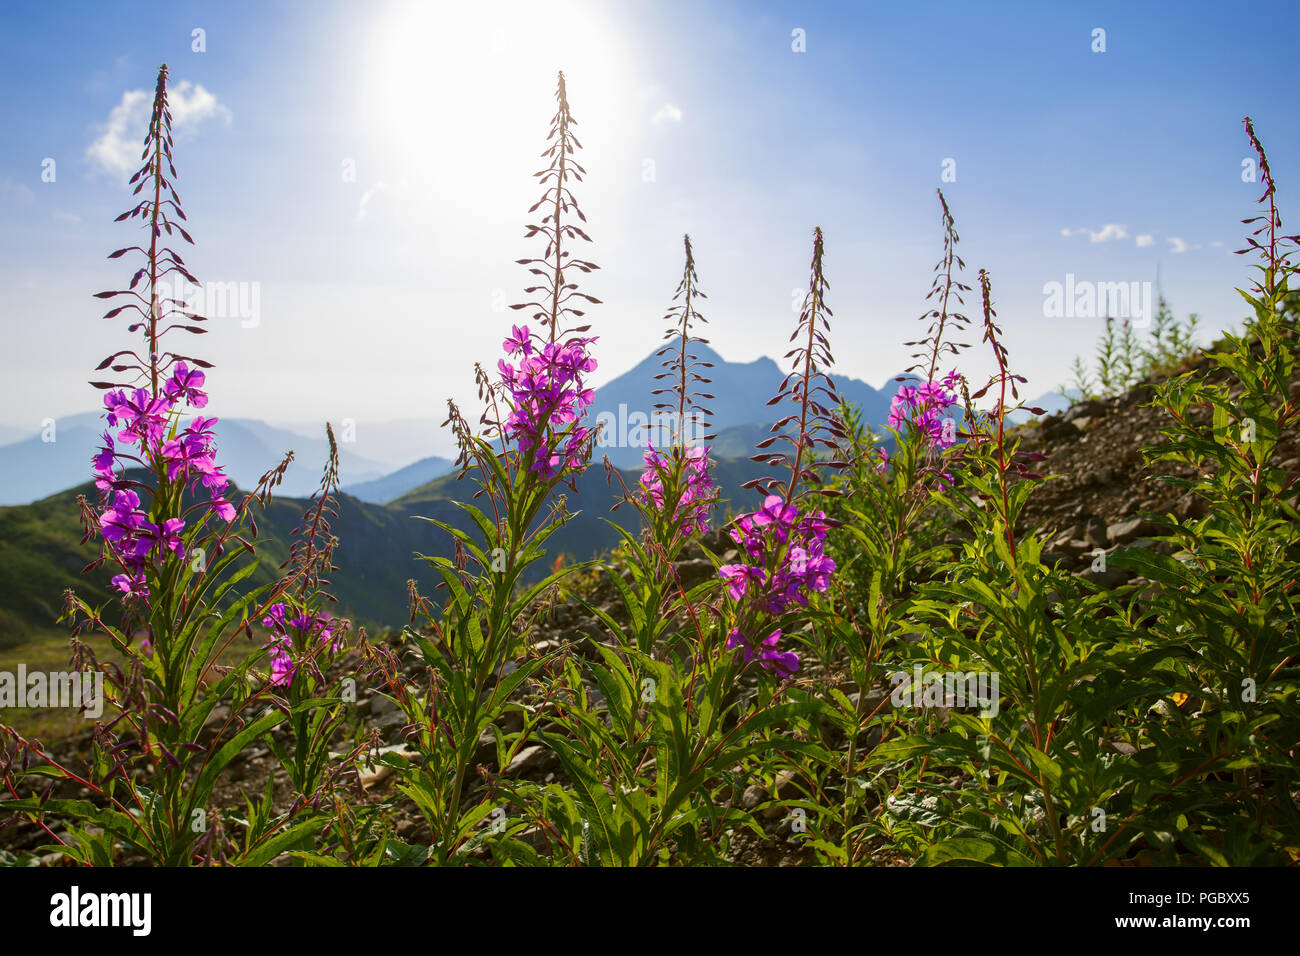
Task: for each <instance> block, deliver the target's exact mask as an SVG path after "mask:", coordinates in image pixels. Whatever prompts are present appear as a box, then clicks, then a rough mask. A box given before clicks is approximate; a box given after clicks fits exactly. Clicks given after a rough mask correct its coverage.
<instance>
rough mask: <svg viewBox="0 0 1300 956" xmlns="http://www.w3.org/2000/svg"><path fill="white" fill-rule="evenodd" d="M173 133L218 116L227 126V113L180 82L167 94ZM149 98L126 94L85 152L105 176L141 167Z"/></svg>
mask: <svg viewBox="0 0 1300 956" xmlns="http://www.w3.org/2000/svg"><path fill="white" fill-rule="evenodd" d="M167 103H168V105H169V106H170V108H171V113H172V131H173V132H174V133H175V134H177V135H180V134H182V133H185V132H188V131H190V130H192V129H194V128H196V127H197V126H198V125H199V124H200V123H202V122H203V121H204V120H206V119H210V118H212V117H214V116H220V117H222V118H223V119H224V120H225V121H226V124H227V125H229V124H230V110H228V109H227V108H226V107H225V106H223V105H222V104H221V103H219V102H218V101H217V98H216V96H214V95H213V94H212V93H210V92H209V91H208V90H207V89H206V88H204V87H203V86H195V85H194V84H193V83H191V82H189V81H188V80H182V81H181V82H180V83H177V84H176V85H175V86H173V87H172V88H171V89H169V90H168V95H167ZM152 106H153V98H152V96H151V95H150V94H149V93H148V92H147V91H145V90H127V91H126V92H125V93H123V94H122V99H121V101H120V102H119V103H118V104H117V105H116V106H114V107H113V109H112V111H111V112H110V113H109V114H108V120H107V121H106V122H105V123H104V124H103V125H101V126H100V128H99V130H100V134H99V137H98V138H97V139H96V140H95V141H94V142H93V143H91V144H90V146H89V147H88V148H87V149H86V158H87V159H88V160H90V161H91V163H92V164H94V165H95V166H97V167H99V168H100V169H102V170H104V171H105V172H108V173H115V174H117V175H122V176H125V175H127V174H129V173H133V172H135V170H136V169H137V168H139V166H140V144H141V143H142V142H143V141H144V134H145V127H146V126H147V125H148V123H149V111H150V108H151V107H152Z"/></svg>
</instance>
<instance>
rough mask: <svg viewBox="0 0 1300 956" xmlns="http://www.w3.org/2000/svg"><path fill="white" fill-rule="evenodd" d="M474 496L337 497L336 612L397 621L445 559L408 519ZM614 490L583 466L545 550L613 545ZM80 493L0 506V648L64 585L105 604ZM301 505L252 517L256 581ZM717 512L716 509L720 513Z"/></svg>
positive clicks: (466, 491)
mask: <svg viewBox="0 0 1300 956" xmlns="http://www.w3.org/2000/svg"><path fill="white" fill-rule="evenodd" d="M760 471H761V469H760V468H759V466H757V465H754V464H753V463H751V462H748V461H746V460H744V459H723V460H721V461H719V462H718V464H717V467H716V468H715V479H716V480H717V482H718V484H719V486H720V487H721V489H722V495H723V498H724V499H725V500H726V502H727V503H729V504H731V505H732V507H733V508H734V507H735V503H736V502H751V503H752V502H753V500H754V495H753V493H752V492H747V491H744V490H742V489H741V487H740V485H741V483H742V482H744V481H746V480H748V479H750V478H753V477H755V476H756V475H758V474H759V473H760ZM622 474H623V480H624V481H625V482H627V484H628V485H629V486H632V485H633V484H635V482H636V481H637V480H638V478H639V476H640V473H639V472H630V471H629V472H623V473H622ZM474 490H475V486H474V483H473V481H472V480H469V479H467V480H465V481H461V482H458V481H457V480H456V477H455V475H445V476H443V477H441V478H438V479H435V480H434V481H431V482H429V483H428V484H426V485H423V486H422V487H420V488H417V489H416V490H414V491H411V492H408V493H407V494H405V495H403V496H402V497H401V498H399V499H397V500H396V501H394V502H392V503H391V504H388V505H375V504H368V503H366V502H364V501H360V500H358V499H356V498H353V497H352V496H350V495H346V494H344V495H340V496H339V503H340V507H339V517H338V518H337V519H336V520H335V521H334V522H333V529H334V533H335V534H336V535H337V536H338V538H339V548H338V550H337V551H336V552H335V556H334V562H335V564H336V565H337V566H338V571H337V572H336V573H335V574H334V577H333V593H334V594H335V596H337V597H338V599H339V603H338V605H337V606H336V608H335V610H336V612H337V613H338V614H340V615H343V616H347V617H351V618H352V619H353V620H354V621H355V622H356V623H357V624H362V625H366V626H369V627H382V626H400V625H402V624H403V623H405V621H406V620H407V615H408V612H407V587H406V582H407V581H408V580H409V579H411V578H414V579H415V580H416V581H417V582H419V585H420V588H421V590H422V591H424V592H425V593H429V592H431V591H432V589H433V584H434V581H435V576H434V575H433V574H432V573H430V571H429V569H428V568H427V566H426V565H425V564H424V563H423V562H421V561H418V560H417V559H416V558H415V554H416V553H423V554H444V553H449V551H450V547H451V545H450V539H449V535H447V533H446V532H444V531H442V530H441V529H439V528H437V527H435V526H434V525H432V524H430V523H429V522H427V521H421V520H419V518H418V517H417V516H424V517H430V518H436V519H438V520H440V521H446V522H448V523H449V524H453V525H455V526H457V527H469V526H470V522H469V521H468V520H467V519H466V518H465V516H464V514H463V512H461V510H460V509H459V508H457V507H456V505H455V504H454V503H453V502H454V501H456V500H462V501H470V500H472V497H473V493H474ZM617 490H618V485H617V482H615V483H614V486H613V487H610V486H609V485H608V484H607V482H606V475H605V470H604V468H602V467H600V466H599V465H593V466H592V467H591V468H589V469H588V470H587V473H586V474H585V475H584V476H583V477H582V478H581V479H580V480H579V481H578V485H577V493H576V494H573V493H568V507H569V510H570V511H571V512H581V513H580V514H579V515H578V516H577V517H575V518H574V520H572V521H571V522H569V524H568V525H567V526H566V527H564V528H563V529H561V530H560V531H559V532H557V533H556V534H555V535H554V536H553V537H552V539H551V542H550V548H549V550H550V552H551V553H552V554H556V555H559V554H564V555H566V556H567V557H568V558H570V559H571V560H585V559H586V558H589V557H592V556H594V555H596V554H599V553H600V552H602V551H606V550H608V549H610V548H612V547H614V545H615V544H617V540H618V539H617V534H616V532H615V531H614V530H613V528H611V527H610V526H609V525H608V524H606V522H605V521H603V520H601V519H602V518H606V517H609V512H610V508H611V506H612V505H613V503H614V500H615V493H616V491H617ZM79 494H84V495H86V497H87V499H88V500H91V501H94V500H96V499H95V495H96V492H95V488H94V485H93V484H92V483H90V482H87V483H86V484H85V485H82V486H80V487H78V488H73V489H70V490H68V491H63V492H60V493H59V494H56V495H51V496H50V497H48V498H45V499H42V500H41V501H37V502H35V503H33V504H30V505H20V506H13V507H0V580H4V581H5V582H6V584H7V586H6V587H4V588H2V589H0V646H10V645H14V644H17V643H19V642H21V641H23V640H25V639H26V638H28V637H29V636H30V635H33V634H41V633H46V632H48V631H49V630H50V629H51V628H55V627H57V619H58V616H59V613H60V611H61V608H62V603H63V592H64V591H65V590H67V589H73V590H75V591H76V592H77V593H78V594H79V595H80V596H82V597H84V598H86V599H87V600H89V601H90V602H91V603H94V604H100V603H103V602H106V601H108V600H109V599H110V597H111V595H110V593H109V583H108V582H109V578H111V577H112V575H113V573H114V572H113V571H111V570H109V569H108V568H101V569H98V570H96V571H95V572H92V573H90V574H86V575H83V574H82V573H81V570H82V568H84V567H85V566H86V565H87V564H88V563H90V561H92V560H93V559H94V558H95V556H96V555H97V554H98V550H97V547H96V545H95V542H94V541H93V540H92V541H91V542H88V543H87V544H85V545H82V544H81V543H80V541H81V526H80V522H79V512H78V508H77V496H78V495H79ZM307 506H308V501H307V500H305V499H300V498H281V499H273V500H272V502H271V503H270V504H269V505H268V507H267V509H266V510H265V512H258V513H256V518H257V524H258V531H259V537H258V541H259V550H260V553H261V555H262V563H261V566H259V568H258V570H257V572H256V573H255V575H254V577H253V579H252V580H253V581H254V582H255V583H257V584H262V583H266V582H269V581H271V580H272V579H273V577H274V575H275V573H276V570H277V569H278V567H279V565H280V564H281V563H282V562H283V561H284V560H285V559H286V558H287V557H288V553H289V537H290V535H291V533H292V531H293V528H294V527H295V526H296V525H297V524H298V522H299V519H300V518H301V516H302V514H303V511H304V510H305V509H306V507H307ZM726 508H727V504H724V505H723V506H722V511H721V514H725V513H726ZM538 570H539V572H540V569H538Z"/></svg>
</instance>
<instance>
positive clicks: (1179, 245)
mask: <svg viewBox="0 0 1300 956" xmlns="http://www.w3.org/2000/svg"><path fill="white" fill-rule="evenodd" d="M1188 248H1190V247H1189V246H1188V245H1187V242H1186V240H1183V239H1179V238H1178V237H1177V236H1170V237H1169V251H1170V252H1171V253H1173V254H1174V255H1178V254H1179V253H1180V252H1186V251H1187V250H1188Z"/></svg>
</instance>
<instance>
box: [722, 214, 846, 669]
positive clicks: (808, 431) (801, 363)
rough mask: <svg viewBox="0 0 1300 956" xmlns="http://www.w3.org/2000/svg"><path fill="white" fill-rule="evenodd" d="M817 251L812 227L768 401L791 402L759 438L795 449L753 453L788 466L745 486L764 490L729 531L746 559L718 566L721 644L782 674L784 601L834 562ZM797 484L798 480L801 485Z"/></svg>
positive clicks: (830, 425)
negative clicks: (782, 359) (728, 623)
mask: <svg viewBox="0 0 1300 956" xmlns="http://www.w3.org/2000/svg"><path fill="white" fill-rule="evenodd" d="M823 252H824V246H823V239H822V231H821V229H817V230H816V231H815V232H814V234H813V258H812V265H811V271H810V276H809V282H808V293H807V295H806V296H805V298H804V306H803V310H802V312H801V313H800V316H799V325H798V328H797V329H796V330H795V334H794V336H792V340H795V341H800V342H801V344H800V347H798V348H796V349H794V351H793V352H791V353H790V354H791V355H792V356H793V358H794V369H793V371H792V372H791V373H790V374H789V375H787V376H786V379H785V381H784V382H782V384H781V390H780V391H779V392H778V394H777V396H776V397H775V398H774V399H772V401H771V402H770V403H769V404H776V403H777V402H779V401H781V400H783V399H789V400H790V401H792V402H793V404H794V405H795V407H796V408H797V411H796V412H794V413H792V414H789V415H786V416H785V417H784V418H782V419H781V420H780V421H778V422H777V423H776V424H775V425H774V426H773V427H772V433H773V435H772V437H771V438H768V439H765V440H764V441H763V442H761V443H760V444H759V446H758V447H759V448H760V449H763V448H767V447H769V446H770V445H772V444H774V443H775V442H778V441H781V442H784V443H785V444H787V445H789V446H790V448H791V449H792V450H793V452H794V454H793V456H792V455H791V454H790V453H789V452H783V453H780V454H771V453H768V454H762V455H758V456H755V457H754V458H753V459H752V460H753V461H758V462H762V463H764V464H767V465H776V466H783V467H785V468H787V469H789V473H790V477H789V479H788V480H787V481H786V482H785V483H784V485H782V484H781V483H778V482H776V481H775V480H773V479H761V478H760V479H755V480H754V481H750V482H747V483H746V487H753V488H760V489H761V490H763V491H765V492H766V496H765V498H764V500H763V505H762V507H761V508H759V510H758V511H756V512H753V513H752V514H747V515H741V516H740V518H738V519H737V520H736V522H735V526H734V527H733V528H732V530H731V538H732V540H733V541H735V542H736V544H737V545H739V546H740V549H741V552H742V553H743V554H744V555H745V556H746V558H747V561H746V562H745V563H743V564H731V565H723V566H722V567H721V568H720V569H719V574H720V575H721V576H722V578H723V579H724V580H725V581H727V593H728V596H729V597H730V598H731V600H732V601H733V602H734V604H735V616H736V617H735V620H736V626H735V627H734V628H733V629H732V630H731V632H730V634H729V637H728V641H727V645H728V647H729V648H732V649H737V648H740V649H743V658H744V660H745V662H746V663H748V662H750V661H752V660H757V661H758V662H759V665H760V666H761V667H762V668H763V669H764V670H766V671H768V672H769V673H773V674H775V675H777V676H779V677H782V678H786V677H790V676H791V675H793V674H794V673H795V672H796V671H798V669H799V658H798V655H796V654H795V653H793V652H784V653H783V652H781V651H779V650H778V649H777V643H778V642H779V641H780V639H781V633H782V632H781V628H780V627H774V626H773V625H774V624H775V623H776V622H777V621H779V619H780V618H781V616H782V615H784V614H786V613H787V612H788V611H789V610H790V609H791V608H794V607H806V606H807V604H808V600H809V597H810V595H811V594H813V593H820V592H823V591H825V590H826V589H827V588H828V587H829V586H830V579H831V575H832V574H834V573H835V561H834V559H832V558H831V557H829V556H828V555H826V554H825V551H824V546H825V542H826V535H827V532H828V531H829V530H830V527H831V522H830V520H829V519H828V518H827V517H826V514H825V512H823V511H821V510H816V509H814V508H812V507H811V500H812V499H813V495H814V494H826V495H829V494H834V492H833V491H832V490H831V489H828V488H826V487H825V486H824V483H823V482H821V481H820V480H819V478H818V475H817V468H818V467H831V468H842V467H844V465H845V463H844V462H843V461H842V460H840V458H839V450H840V447H841V446H840V444H839V440H840V439H842V438H843V437H844V435H845V432H844V428H843V425H842V424H841V423H840V422H839V421H838V420H836V418H835V417H834V415H833V413H832V412H831V411H830V409H832V408H836V407H838V406H839V405H840V400H839V397H838V396H837V395H836V393H835V385H834V383H833V382H832V381H831V379H830V378H829V377H828V376H827V374H826V373H825V371H824V369H826V368H828V367H829V366H830V365H831V364H832V363H833V361H834V359H833V358H832V356H831V353H830V345H829V341H828V339H827V333H828V332H829V330H830V323H829V318H828V317H829V316H830V315H831V310H830V308H829V307H828V306H827V305H826V298H825V296H826V289H827V288H828V287H829V285H830V283H829V282H827V280H826V277H825V274H824V272H823V269H822V257H823ZM792 425H793V426H796V428H797V430H796V431H795V433H794V434H793V435H791V434H788V433H787V432H786V429H787V428H788V427H790V426H792ZM818 446H821V447H822V448H824V449H827V450H828V451H829V452H831V455H832V457H831V458H830V460H829V461H821V462H818V461H817V460H816V451H817V448H818ZM801 484H803V485H805V490H803V491H800V485H801ZM764 635H766V636H764Z"/></svg>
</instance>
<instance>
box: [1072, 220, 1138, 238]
mask: <svg viewBox="0 0 1300 956" xmlns="http://www.w3.org/2000/svg"><path fill="white" fill-rule="evenodd" d="M1085 233H1086V234H1087V236H1088V238H1089V239H1090V240H1091V241H1092V242H1109V241H1110V240H1112V239H1124V238H1127V236H1128V233H1127V232H1126V231H1125V230H1124V227H1123V226H1121V225H1119V224H1118V223H1113V222H1108V223H1106V225H1104V226H1102V227H1101V228H1100V229H1098V230H1097V231H1096V232H1094V231H1093V230H1091V229H1089V228H1087V227H1086V226H1085V227H1082V228H1079V229H1062V230H1061V235H1062V236H1065V237H1066V238H1067V239H1068V238H1069V237H1070V236H1082V235H1084V234H1085Z"/></svg>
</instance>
